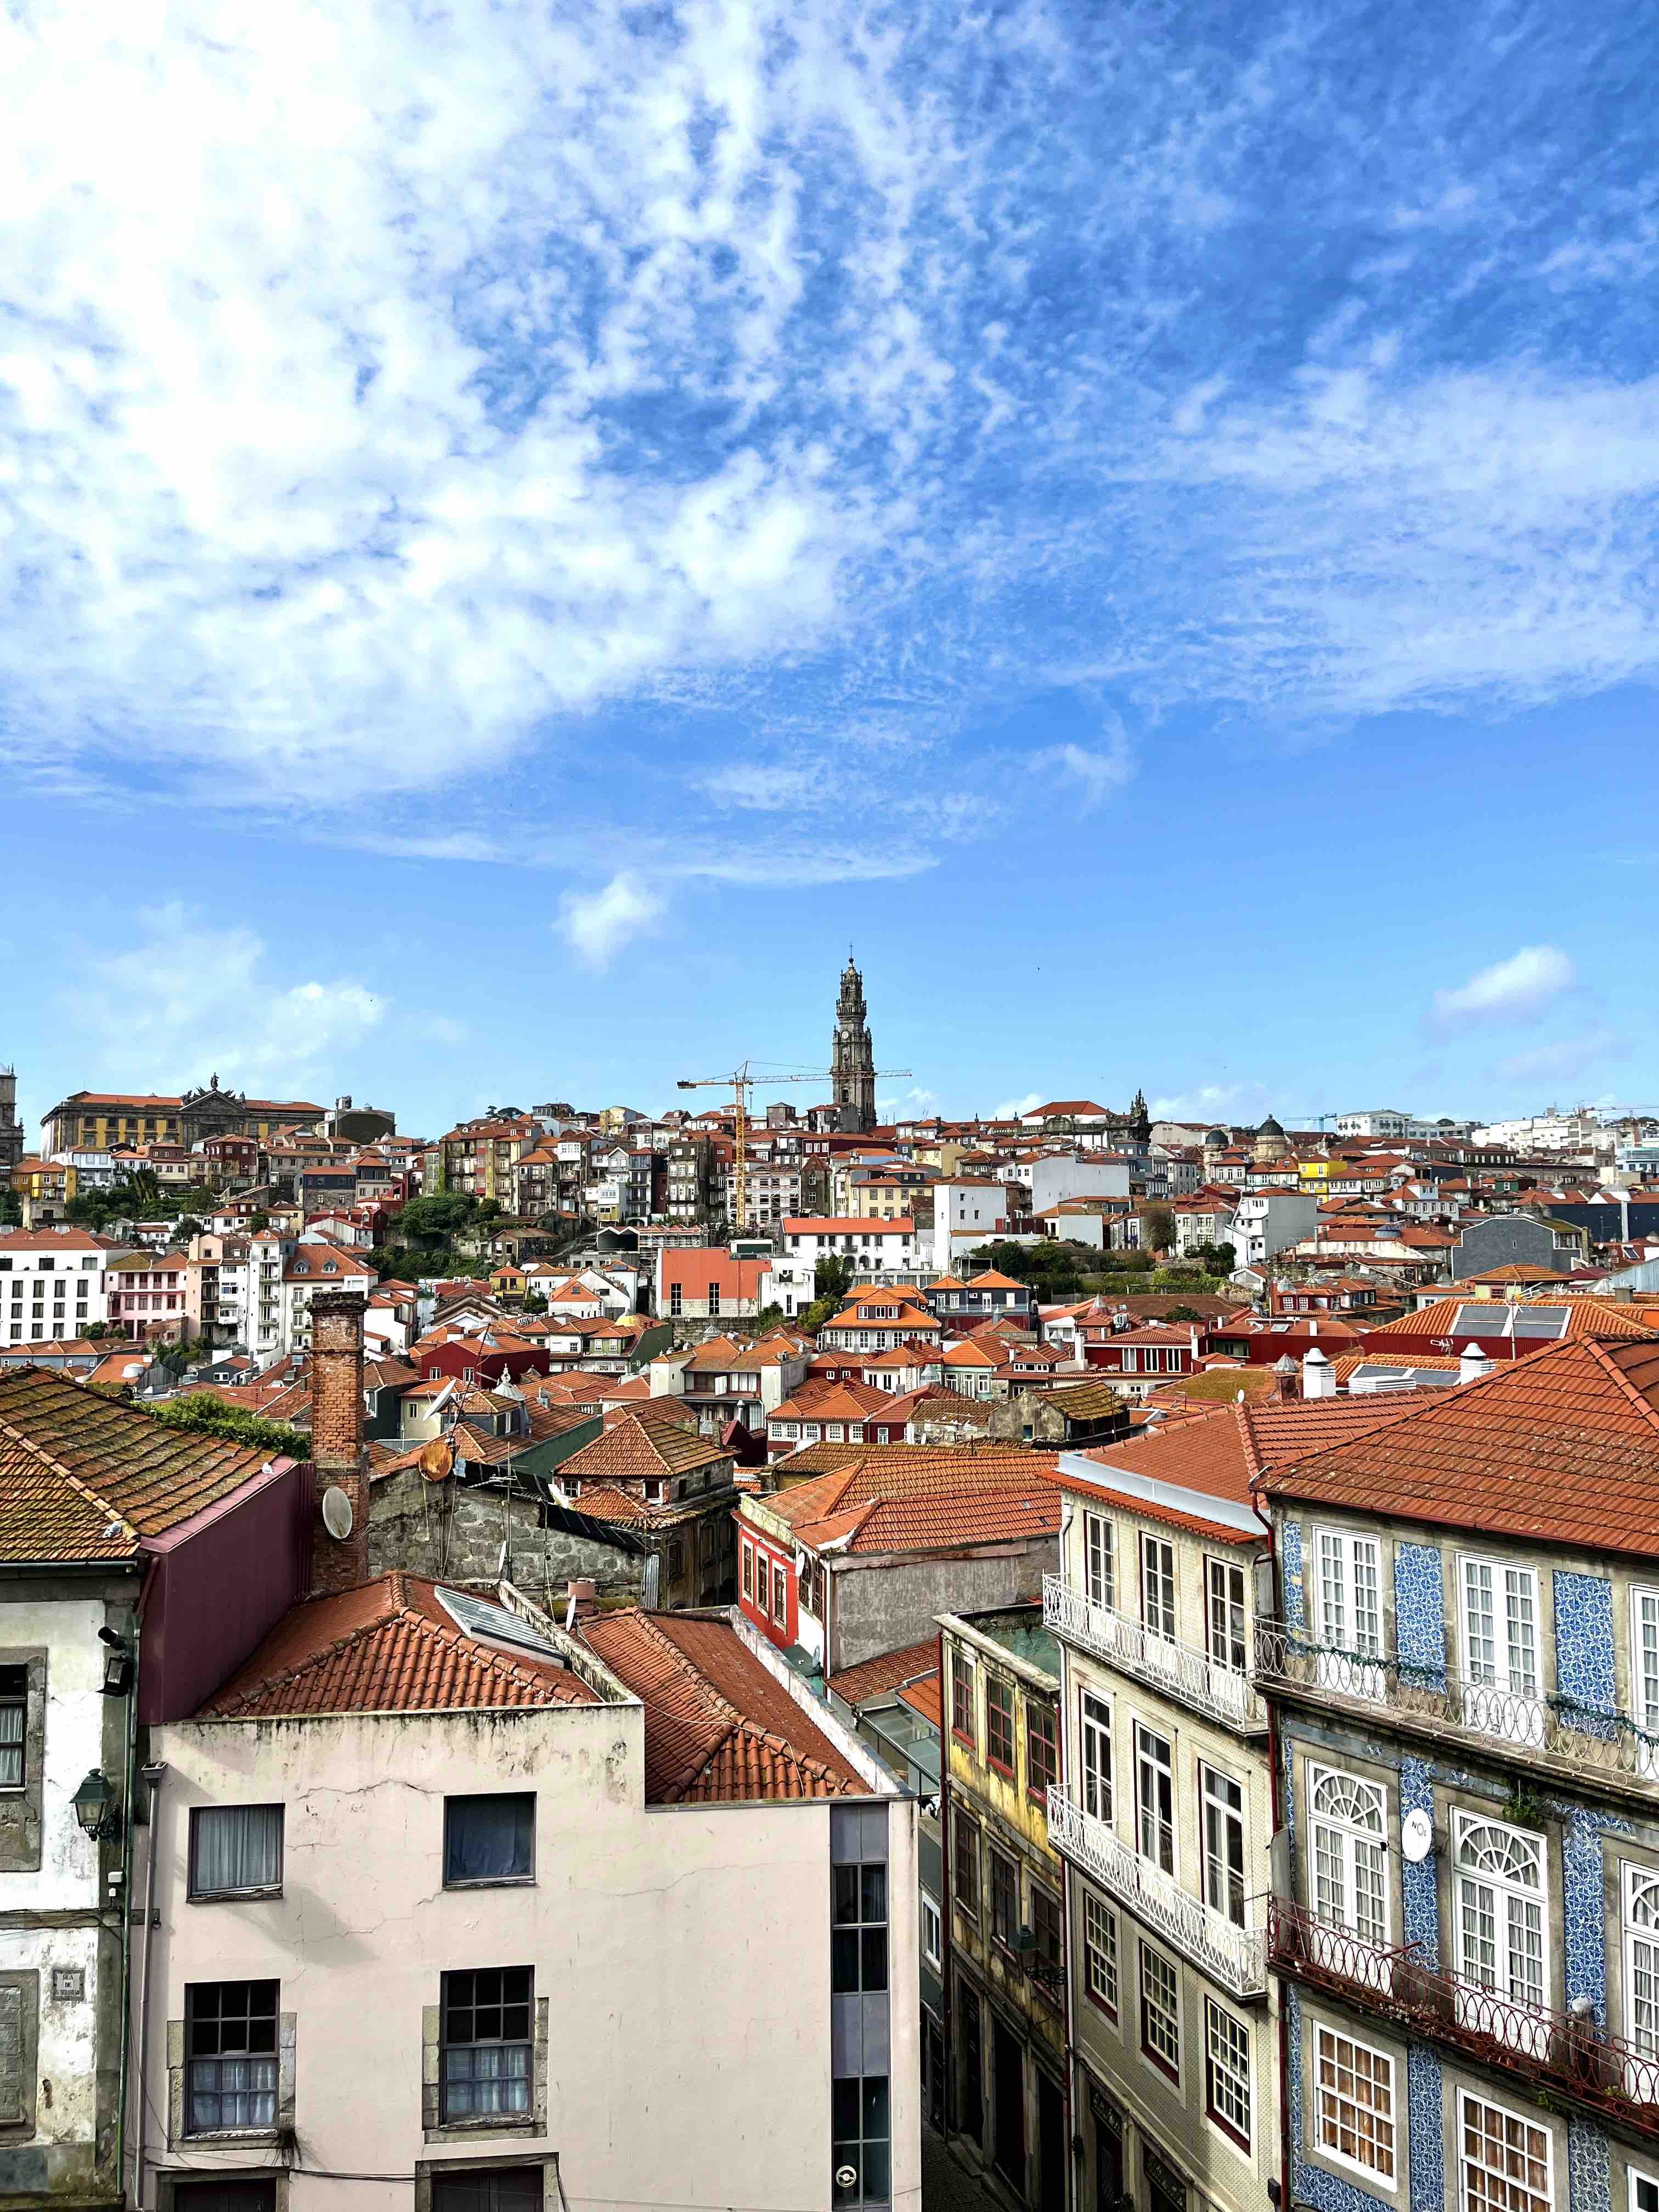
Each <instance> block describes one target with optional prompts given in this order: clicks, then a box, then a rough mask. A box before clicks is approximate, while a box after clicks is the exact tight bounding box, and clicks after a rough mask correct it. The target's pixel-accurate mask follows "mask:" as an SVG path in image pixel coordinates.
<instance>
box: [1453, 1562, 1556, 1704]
mask: <svg viewBox="0 0 1659 2212" xmlns="http://www.w3.org/2000/svg"><path fill="white" fill-rule="evenodd" d="M1457 1590H1458V1601H1459V1602H1458V1620H1459V1625H1460V1627H1461V1629H1462V1645H1463V1650H1462V1659H1463V1663H1462V1670H1461V1672H1462V1711H1463V1720H1464V1723H1465V1724H1466V1726H1468V1727H1469V1728H1474V1729H1480V1732H1481V1734H1482V1735H1492V1736H1498V1737H1499V1738H1501V1739H1502V1740H1503V1741H1504V1742H1506V1743H1525V1744H1541V1743H1542V1742H1543V1741H1544V1719H1545V1706H1544V1700H1543V1698H1542V1696H1541V1682H1540V1675H1539V1666H1540V1662H1539V1632H1538V1575H1537V1571H1536V1570H1535V1569H1534V1568H1532V1567H1517V1566H1511V1565H1509V1564H1508V1563H1507V1562H1506V1561H1504V1560H1502V1559H1475V1558H1472V1557H1470V1556H1469V1555H1468V1554H1467V1553H1465V1554H1464V1555H1462V1557H1461V1558H1460V1559H1458V1562H1457Z"/></svg>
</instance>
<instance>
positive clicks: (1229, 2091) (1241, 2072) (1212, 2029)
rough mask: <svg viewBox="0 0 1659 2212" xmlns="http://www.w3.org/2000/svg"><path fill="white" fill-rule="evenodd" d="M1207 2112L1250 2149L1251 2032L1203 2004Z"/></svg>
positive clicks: (1209, 2001) (1215, 2007)
mask: <svg viewBox="0 0 1659 2212" xmlns="http://www.w3.org/2000/svg"><path fill="white" fill-rule="evenodd" d="M1204 2109H1205V2112H1206V2113H1207V2114H1208V2115H1209V2117H1210V2118H1211V2119H1212V2120H1213V2121H1214V2122H1215V2124H1216V2125H1217V2126H1218V2128H1219V2129H1220V2130H1221V2131H1222V2133H1223V2134H1224V2135H1227V2136H1231V2138H1232V2140H1233V2141H1234V2142H1236V2143H1237V2145H1238V2147H1239V2148H1240V2149H1241V2150H1249V2148H1250V2031H1249V2028H1247V2027H1244V2026H1243V2024H1242V2023H1241V2022H1240V2021H1236V2020H1235V2019H1234V2018H1233V2016H1232V2015H1231V2013H1230V2012H1224V2011H1223V2010H1222V2008H1221V2007H1220V2006H1219V2005H1218V2003H1217V2002H1216V2001H1215V1999H1214V1998H1213V1997H1206V1998H1205V2000H1204Z"/></svg>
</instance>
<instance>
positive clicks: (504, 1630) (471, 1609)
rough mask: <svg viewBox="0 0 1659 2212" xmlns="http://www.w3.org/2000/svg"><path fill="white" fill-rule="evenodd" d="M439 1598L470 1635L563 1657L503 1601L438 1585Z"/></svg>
mask: <svg viewBox="0 0 1659 2212" xmlns="http://www.w3.org/2000/svg"><path fill="white" fill-rule="evenodd" d="M438 1602H439V1603H440V1604H441V1606H442V1607H443V1609H444V1611H445V1612H446V1613H448V1614H449V1616H450V1618H451V1619H452V1620H453V1621H454V1623H455V1625H456V1626H457V1627H458V1628H460V1629H464V1630H465V1632H466V1633H467V1635H469V1636H477V1637H480V1638H483V1639H484V1640H485V1641H486V1642H488V1643H490V1644H511V1645H512V1646H513V1649H514V1650H519V1651H534V1652H538V1653H539V1654H541V1655H543V1656H545V1657H547V1658H549V1659H558V1660H562V1659H563V1656H564V1654H563V1653H562V1651H561V1650H559V1647H558V1645H557V1644H550V1643H549V1642H548V1641H547V1638H545V1637H544V1636H538V1634H537V1633H536V1632H535V1630H534V1629H533V1628H532V1626H530V1624H529V1622H528V1621H526V1620H520V1618H519V1616H518V1614H517V1613H509V1612H508V1611H507V1607H505V1606H504V1605H491V1604H490V1603H489V1601H488V1600H487V1599H485V1598H481V1597H474V1596H473V1595H471V1591H469V1590H457V1589H439V1591H438Z"/></svg>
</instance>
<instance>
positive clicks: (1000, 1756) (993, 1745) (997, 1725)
mask: <svg viewBox="0 0 1659 2212" xmlns="http://www.w3.org/2000/svg"><path fill="white" fill-rule="evenodd" d="M985 1756H986V1759H987V1762H988V1763H989V1764H990V1765H992V1766H994V1767H996V1768H997V1769H998V1770H999V1771H1000V1772H1001V1773H1003V1774H1006V1775H1012V1773H1013V1771H1014V1689H1013V1685H1012V1682H1004V1681H1001V1680H999V1679H998V1677H997V1676H996V1675H994V1674H987V1675H986V1677H985Z"/></svg>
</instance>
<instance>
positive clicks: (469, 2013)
mask: <svg viewBox="0 0 1659 2212" xmlns="http://www.w3.org/2000/svg"><path fill="white" fill-rule="evenodd" d="M534 1980H535V1976H534V1971H533V1969H532V1968H531V1967H529V1966H484V1967H478V1968H476V1969H474V1970H473V1971H471V1972H465V1973H457V1974H446V1975H445V1976H444V1978H443V1997H442V2005H441V2015H442V2021H443V2043H442V2049H441V2062H442V2063H441V2071H440V2081H441V2085H442V2091H443V2103H442V2108H441V2109H442V2116H443V2119H444V2122H445V2124H450V2123H453V2122H454V2121H457V2120H462V2121H465V2120H484V2119H495V2118H516V2117H521V2116H524V2115H526V2114H528V2112H529V2111H530V2109H531V2100H530V2092H531V2051H532V2047H533V2030H532V2021H533V2019H534V2016H535V2005H534V2001H533V2000H534Z"/></svg>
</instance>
